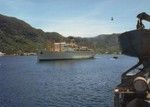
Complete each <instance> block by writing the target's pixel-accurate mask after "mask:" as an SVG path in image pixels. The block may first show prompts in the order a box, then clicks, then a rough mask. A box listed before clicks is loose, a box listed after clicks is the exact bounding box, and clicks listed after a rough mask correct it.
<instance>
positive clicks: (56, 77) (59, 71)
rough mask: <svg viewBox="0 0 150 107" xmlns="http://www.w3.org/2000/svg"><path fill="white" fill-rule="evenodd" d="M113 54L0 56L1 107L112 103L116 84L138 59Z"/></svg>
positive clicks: (110, 106)
mask: <svg viewBox="0 0 150 107" xmlns="http://www.w3.org/2000/svg"><path fill="white" fill-rule="evenodd" d="M112 57H113V55H100V56H96V58H95V59H86V60H64V61H46V62H38V61H37V59H36V56H4V57H0V107H113V88H114V87H115V86H116V85H117V84H119V83H120V76H121V74H122V73H123V72H124V71H125V70H127V69H128V68H130V67H131V66H132V65H134V64H136V62H137V59H136V58H132V57H128V56H123V55H119V58H118V59H116V60H115V59H113V58H112Z"/></svg>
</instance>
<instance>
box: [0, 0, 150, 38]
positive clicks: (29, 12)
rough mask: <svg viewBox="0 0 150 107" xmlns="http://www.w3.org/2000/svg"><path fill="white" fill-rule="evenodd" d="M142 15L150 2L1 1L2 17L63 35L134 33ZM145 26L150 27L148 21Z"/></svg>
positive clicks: (92, 0) (106, 0)
mask: <svg viewBox="0 0 150 107" xmlns="http://www.w3.org/2000/svg"><path fill="white" fill-rule="evenodd" d="M140 12H146V13H148V14H150V0H0V14H3V15H7V16H13V17H17V18H19V19H21V20H24V21H25V22H27V23H29V24H30V25H31V26H33V27H35V28H38V29H42V30H43V31H46V32H58V33H60V34H62V35H63V36H76V37H78V36H80V37H93V36H97V35H100V34H112V33H122V32H125V31H129V30H133V29H135V28H136V23H137V18H136V16H137V14H139V13H140ZM111 17H113V19H114V20H113V21H111ZM144 24H145V26H146V27H147V28H150V26H149V25H150V24H149V23H148V22H146V21H144Z"/></svg>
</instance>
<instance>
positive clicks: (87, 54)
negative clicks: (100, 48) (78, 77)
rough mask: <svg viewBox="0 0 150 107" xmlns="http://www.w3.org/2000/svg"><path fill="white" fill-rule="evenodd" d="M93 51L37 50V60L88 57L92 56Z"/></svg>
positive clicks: (93, 54)
mask: <svg viewBox="0 0 150 107" xmlns="http://www.w3.org/2000/svg"><path fill="white" fill-rule="evenodd" d="M94 56H95V53H94V52H93V51H88V52H87V51H75V52H46V51H45V52H42V53H41V52H39V53H38V56H37V57H38V60H39V61H42V60H43V61H44V60H67V59H68V60H69V59H88V58H94Z"/></svg>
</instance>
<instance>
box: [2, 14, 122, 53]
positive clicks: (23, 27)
mask: <svg viewBox="0 0 150 107" xmlns="http://www.w3.org/2000/svg"><path fill="white" fill-rule="evenodd" d="M118 35H119V34H112V35H99V36H96V37H93V38H80V37H74V39H75V41H76V43H77V44H78V45H81V46H88V47H90V48H93V49H95V50H96V51H97V52H101V53H104V52H110V53H112V52H118V50H119V48H118ZM54 41H55V42H59V41H69V37H68V38H65V37H63V36H62V35H60V34H59V33H57V32H44V31H42V30H41V29H36V28H34V27H32V26H31V25H29V24H28V23H26V22H24V21H22V20H20V19H17V18H15V17H8V16H4V15H1V14H0V51H1V52H4V53H7V54H14V53H19V54H20V53H24V52H36V50H37V49H43V48H46V47H47V44H51V43H53V42H54Z"/></svg>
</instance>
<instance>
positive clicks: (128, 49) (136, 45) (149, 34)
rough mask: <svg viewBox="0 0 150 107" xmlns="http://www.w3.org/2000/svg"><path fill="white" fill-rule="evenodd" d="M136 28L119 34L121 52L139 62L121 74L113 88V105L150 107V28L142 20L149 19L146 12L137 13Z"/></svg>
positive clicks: (117, 106) (119, 106)
mask: <svg viewBox="0 0 150 107" xmlns="http://www.w3.org/2000/svg"><path fill="white" fill-rule="evenodd" d="M137 18H138V23H137V29H136V30H133V31H129V32H125V33H123V34H121V35H120V36H119V42H120V47H121V50H122V53H123V54H125V55H129V56H134V57H137V58H138V59H139V63H137V64H136V65H135V66H133V67H132V68H130V69H129V70H127V71H126V72H125V73H123V74H122V76H121V83H120V84H119V85H117V87H116V88H115V89H114V94H115V96H114V107H150V30H148V29H144V25H143V23H142V20H146V21H150V16H149V15H148V14H146V13H144V12H143V13H140V14H139V15H137Z"/></svg>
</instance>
